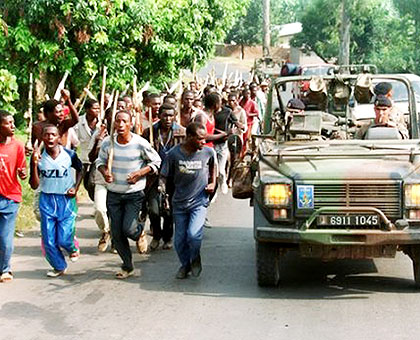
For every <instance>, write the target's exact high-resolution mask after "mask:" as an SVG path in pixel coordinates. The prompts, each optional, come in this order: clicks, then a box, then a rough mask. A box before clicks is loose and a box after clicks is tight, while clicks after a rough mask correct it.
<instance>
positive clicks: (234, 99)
mask: <svg viewBox="0 0 420 340" xmlns="http://www.w3.org/2000/svg"><path fill="white" fill-rule="evenodd" d="M228 105H229V106H230V107H231V108H232V109H234V108H236V107H237V106H238V105H239V104H238V94H237V93H236V92H231V93H229V96H228Z"/></svg>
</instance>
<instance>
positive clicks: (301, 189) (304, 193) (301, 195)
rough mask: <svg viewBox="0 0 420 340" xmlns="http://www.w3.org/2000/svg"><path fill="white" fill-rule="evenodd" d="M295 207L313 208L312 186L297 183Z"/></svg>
mask: <svg viewBox="0 0 420 340" xmlns="http://www.w3.org/2000/svg"><path fill="white" fill-rule="evenodd" d="M297 199H298V202H297V207H298V209H313V208H314V186H313V185H298V186H297Z"/></svg>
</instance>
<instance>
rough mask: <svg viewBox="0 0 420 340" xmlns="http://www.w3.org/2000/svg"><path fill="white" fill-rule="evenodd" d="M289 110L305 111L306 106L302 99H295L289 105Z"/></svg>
mask: <svg viewBox="0 0 420 340" xmlns="http://www.w3.org/2000/svg"><path fill="white" fill-rule="evenodd" d="M287 108H288V109H292V110H305V104H303V102H302V101H301V100H300V99H297V98H293V99H290V100H289V102H288V103H287Z"/></svg>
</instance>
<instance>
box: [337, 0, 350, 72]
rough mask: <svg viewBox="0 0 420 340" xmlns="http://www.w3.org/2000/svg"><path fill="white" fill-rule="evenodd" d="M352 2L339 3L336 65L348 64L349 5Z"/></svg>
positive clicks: (345, 0) (346, 0)
mask: <svg viewBox="0 0 420 340" xmlns="http://www.w3.org/2000/svg"><path fill="white" fill-rule="evenodd" d="M351 1H352V0H342V1H341V27H340V54H339V56H338V63H339V64H340V65H349V64H350V26H351V18H350V8H349V6H350V4H351Z"/></svg>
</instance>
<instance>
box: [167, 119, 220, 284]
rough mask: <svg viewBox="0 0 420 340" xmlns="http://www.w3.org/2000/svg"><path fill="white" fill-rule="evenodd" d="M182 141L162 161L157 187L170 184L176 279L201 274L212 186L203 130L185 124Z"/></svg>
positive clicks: (212, 164) (211, 157)
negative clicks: (176, 269)
mask: <svg viewBox="0 0 420 340" xmlns="http://www.w3.org/2000/svg"><path fill="white" fill-rule="evenodd" d="M186 133H187V136H186V139H185V141H184V142H183V143H182V144H180V145H177V146H175V147H174V148H173V149H172V150H171V151H170V152H169V154H168V156H167V157H166V159H165V162H164V164H163V167H162V170H161V177H160V187H161V188H160V190H161V191H162V192H166V188H167V186H168V184H169V181H170V182H171V183H172V184H173V185H174V188H175V190H174V195H173V198H172V206H173V215H174V221H175V249H176V252H177V254H178V258H179V260H180V262H181V267H180V268H179V270H178V272H177V274H176V278H178V279H185V278H187V276H188V273H189V272H191V273H192V275H193V276H196V277H197V276H199V275H200V273H201V255H200V248H201V242H202V239H203V227H204V221H205V218H206V213H207V205H208V203H209V194H210V193H213V192H214V190H215V186H216V162H217V160H216V155H215V152H214V150H213V149H212V148H209V147H206V146H204V145H205V142H206V135H207V132H206V129H205V127H204V126H203V125H201V124H200V123H196V122H193V123H190V124H189V125H188V126H187V131H186Z"/></svg>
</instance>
